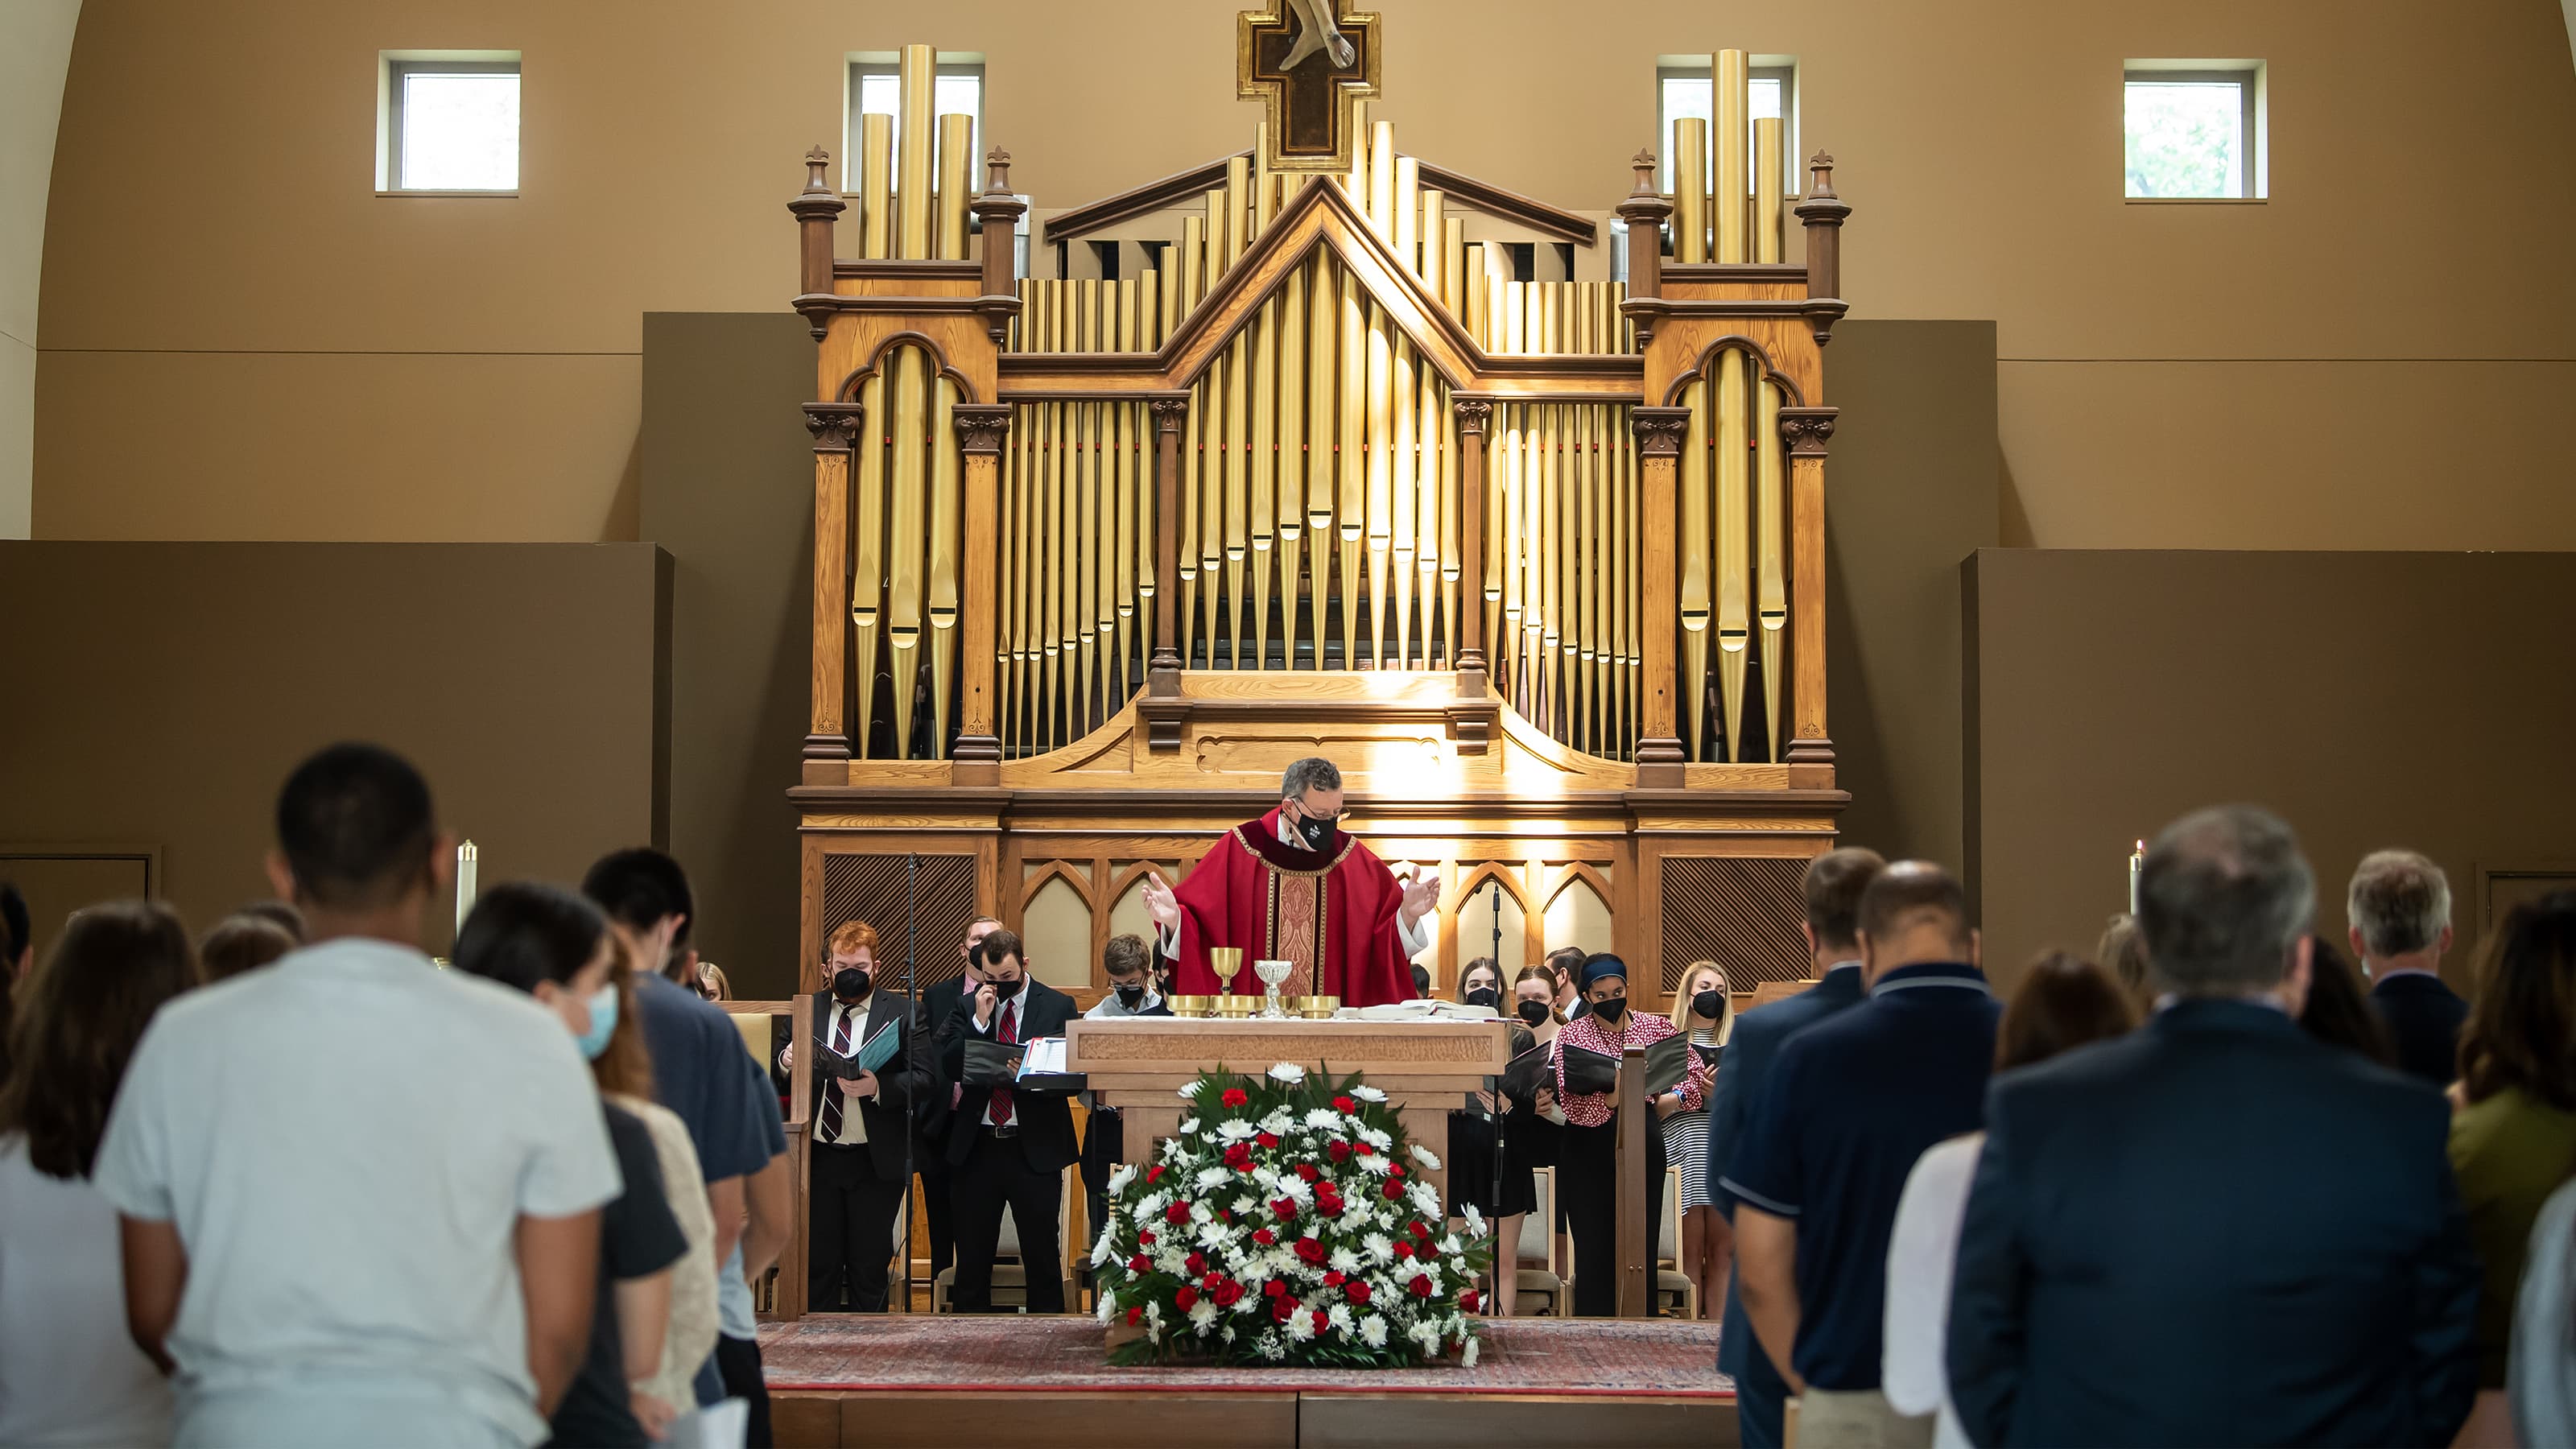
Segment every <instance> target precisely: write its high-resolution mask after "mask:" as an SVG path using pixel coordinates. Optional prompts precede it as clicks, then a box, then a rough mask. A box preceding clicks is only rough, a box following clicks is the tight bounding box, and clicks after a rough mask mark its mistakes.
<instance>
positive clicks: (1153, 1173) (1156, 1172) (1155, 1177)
mask: <svg viewBox="0 0 2576 1449" xmlns="http://www.w3.org/2000/svg"><path fill="white" fill-rule="evenodd" d="M1162 1180H1163V1164H1161V1163H1159V1162H1157V1163H1155V1164H1154V1165H1153V1166H1151V1167H1149V1168H1146V1169H1145V1185H1146V1186H1148V1187H1151V1186H1153V1185H1154V1184H1155V1183H1158V1182H1161V1181H1162Z"/></svg>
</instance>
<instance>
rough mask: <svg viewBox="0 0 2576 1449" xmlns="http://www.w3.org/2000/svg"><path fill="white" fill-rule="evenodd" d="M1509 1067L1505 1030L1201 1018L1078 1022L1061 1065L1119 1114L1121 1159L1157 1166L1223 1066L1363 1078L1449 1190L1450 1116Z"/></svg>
mask: <svg viewBox="0 0 2576 1449" xmlns="http://www.w3.org/2000/svg"><path fill="white" fill-rule="evenodd" d="M1510 1060H1511V1035H1510V1033H1509V1032H1508V1031H1507V1030H1506V1029H1505V1025H1504V1023H1503V1022H1501V1021H1499V1020H1495V1021H1456V1020H1447V1019H1433V1020H1428V1021H1365V1020H1357V1019H1353V1018H1350V1017H1339V1018H1333V1019H1329V1020H1322V1021H1297V1020H1290V1021H1269V1020H1259V1019H1238V1020H1197V1019H1191V1018H1183V1017H1173V1016H1128V1017H1113V1018H1107V1019H1101V1020H1093V1019H1088V1018H1086V1019H1083V1020H1079V1021H1075V1022H1072V1023H1070V1024H1069V1025H1068V1026H1067V1027H1066V1029H1065V1064H1066V1066H1067V1067H1068V1068H1069V1069H1070V1070H1072V1071H1075V1072H1079V1073H1082V1074H1083V1075H1084V1076H1085V1077H1087V1078H1088V1079H1089V1084H1090V1090H1091V1092H1092V1094H1093V1100H1094V1101H1095V1102H1096V1103H1097V1104H1098V1105H1100V1106H1103V1107H1114V1108H1116V1109H1118V1114H1119V1119H1120V1121H1121V1122H1123V1123H1124V1124H1125V1130H1126V1140H1125V1145H1124V1150H1123V1153H1122V1159H1123V1160H1124V1161H1127V1162H1136V1163H1143V1162H1150V1161H1152V1160H1153V1154H1154V1144H1155V1143H1156V1142H1157V1141H1159V1140H1160V1139H1162V1138H1165V1137H1170V1136H1173V1135H1175V1134H1176V1133H1178V1132H1179V1130H1180V1121H1181V1118H1182V1116H1183V1115H1184V1114H1185V1113H1186V1112H1187V1111H1188V1110H1189V1103H1188V1102H1187V1101H1186V1100H1185V1099H1183V1098H1182V1096H1181V1095H1180V1089H1181V1087H1182V1086H1183V1085H1184V1084H1186V1083H1189V1082H1193V1081H1196V1080H1198V1078H1199V1076H1200V1075H1201V1074H1202V1073H1205V1072H1208V1071H1211V1070H1215V1069H1217V1068H1223V1069H1225V1070H1228V1071H1234V1072H1242V1073H1246V1074H1248V1075H1259V1074H1260V1073H1262V1072H1265V1071H1268V1070H1269V1069H1270V1068H1271V1067H1272V1066H1274V1065H1276V1064H1277V1063H1280V1062H1293V1063H1295V1064H1296V1065H1298V1066H1301V1067H1304V1068H1306V1069H1307V1070H1309V1071H1312V1070H1315V1069H1316V1068H1317V1067H1318V1066H1320V1067H1321V1068H1322V1070H1323V1071H1324V1072H1325V1073H1326V1074H1327V1075H1330V1076H1335V1077H1339V1076H1343V1075H1345V1074H1348V1073H1351V1072H1358V1073H1359V1074H1360V1075H1361V1076H1362V1077H1364V1078H1365V1079H1366V1080H1367V1082H1368V1084H1369V1085H1370V1086H1372V1087H1375V1088H1377V1089H1378V1090H1379V1091H1382V1092H1384V1093H1386V1095H1387V1102H1388V1105H1389V1106H1392V1107H1394V1108H1395V1109H1396V1110H1397V1113H1398V1115H1399V1116H1401V1117H1402V1118H1403V1120H1404V1130H1405V1132H1406V1134H1407V1135H1408V1136H1410V1137H1411V1138H1412V1139H1413V1140H1414V1141H1416V1142H1418V1143H1421V1144H1423V1145H1425V1146H1427V1147H1429V1148H1430V1149H1431V1151H1432V1153H1433V1154H1434V1155H1435V1156H1437V1157H1439V1159H1440V1162H1441V1167H1440V1170H1439V1171H1437V1172H1434V1173H1432V1174H1431V1177H1432V1180H1433V1183H1434V1185H1435V1186H1437V1187H1438V1188H1439V1189H1440V1191H1441V1196H1442V1197H1444V1198H1446V1197H1447V1196H1448V1190H1449V1177H1448V1163H1449V1113H1450V1112H1452V1111H1453V1110H1455V1109H1457V1108H1458V1107H1459V1106H1461V1105H1462V1104H1463V1103H1464V1101H1465V1099H1466V1095H1467V1094H1468V1093H1470V1092H1474V1091H1477V1090H1479V1089H1481V1088H1483V1087H1485V1086H1486V1085H1488V1079H1489V1078H1491V1077H1494V1076H1496V1075H1499V1074H1500V1073H1501V1072H1502V1070H1503V1067H1504V1065H1505V1064H1506V1063H1508V1062H1509V1061H1510Z"/></svg>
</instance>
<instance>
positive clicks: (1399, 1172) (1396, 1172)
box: [1386, 1162, 1404, 1177]
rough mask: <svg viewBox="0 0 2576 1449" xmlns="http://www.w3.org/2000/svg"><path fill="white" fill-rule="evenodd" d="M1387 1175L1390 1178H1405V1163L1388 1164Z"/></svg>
mask: <svg viewBox="0 0 2576 1449" xmlns="http://www.w3.org/2000/svg"><path fill="white" fill-rule="evenodd" d="M1386 1175H1387V1176H1389V1177H1402V1176H1404V1164H1403V1163H1401V1162H1390V1163H1388V1164H1387V1165H1386Z"/></svg>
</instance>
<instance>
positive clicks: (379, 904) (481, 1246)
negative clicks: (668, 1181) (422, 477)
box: [96, 744, 621, 1446]
mask: <svg viewBox="0 0 2576 1449" xmlns="http://www.w3.org/2000/svg"><path fill="white" fill-rule="evenodd" d="M277 837H278V849H277V850H276V851H275V852H272V853H271V855H270V857H269V862H268V869H269V875H270V879H271V880H272V881H274V882H275V884H276V886H277V891H278V894H280V895H282V896H287V897H289V898H291V899H292V900H293V901H294V902H295V904H296V905H297V906H299V907H300V908H302V910H303V911H304V913H305V917H306V920H307V921H308V922H309V923H310V930H311V939H312V940H313V942H314V944H313V945H312V946H310V947H308V948H306V949H304V950H301V951H298V952H295V953H294V954H292V955H289V956H287V957H285V958H284V959H283V960H280V961H279V962H277V963H276V964H275V965H274V966H272V967H270V968H269V969H266V970H262V971H255V972H252V973H249V974H248V975H245V976H241V977H238V978H235V979H234V980H232V981H229V982H225V983H223V984H221V985H217V986H211V987H207V988H205V989H204V990H201V991H197V992H193V993H190V994H189V995H187V996H184V997H181V998H179V999H177V1000H175V1001H173V1002H172V1003H171V1004H170V1005H168V1006H166V1007H164V1008H162V1010H161V1011H160V1013H159V1014H158V1015H157V1016H155V1017H154V1019H153V1022H152V1025H151V1028H150V1029H149V1030H148V1031H146V1032H145V1033H144V1036H143V1041H142V1044H141V1045H140V1046H139V1047H137V1048H136V1051H135V1056H134V1062H133V1065H132V1066H131V1068H129V1069H128V1071H127V1073H126V1077H125V1083H124V1086H123V1088H122V1089H121V1090H120V1091H119V1093H118V1095H117V1099H116V1107H115V1110H114V1112H113V1113H112V1115H111V1116H110V1118H109V1121H108V1128H107V1137H106V1140H105V1142H104V1143H103V1144H102V1145H101V1147H100V1151H99V1159H98V1170H97V1176H96V1181H97V1185H98V1189H99V1191H100V1192H101V1193H103V1194H104V1195H105V1196H106V1197H107V1199H108V1200H109V1201H110V1202H111V1203H113V1204H115V1206H116V1208H117V1211H118V1212H119V1213H120V1214H122V1216H123V1219H124V1241H125V1293H126V1311H127V1317H128V1319H129V1321H130V1323H131V1326H132V1328H133V1332H134V1337H135V1341H136V1342H137V1343H138V1344H140V1345H141V1346H142V1348H143V1350H144V1351H145V1352H146V1353H148V1354H150V1355H152V1357H153V1358H154V1359H156V1360H157V1361H159V1362H161V1363H162V1364H163V1365H164V1366H165V1367H167V1368H170V1369H171V1370H172V1371H173V1372H174V1373H175V1374H176V1375H177V1379H178V1385H179V1416H178V1424H177V1442H178V1443H180V1444H182V1445H191V1444H246V1443H259V1444H267V1445H322V1444H352V1443H368V1444H376V1445H389V1444H422V1445H442V1446H445V1445H460V1446H462V1445H477V1446H480V1445H527V1444H534V1443H536V1442H537V1441H538V1440H540V1439H542V1438H543V1437H544V1436H545V1433H546V1420H547V1417H548V1416H549V1415H550V1414H551V1413H552V1412H553V1409H554V1406H555V1403H556V1401H557V1400H558V1399H559V1398H560V1397H561V1395H562V1393H563V1391H564V1389H565V1387H566V1386H567V1385H568V1384H569V1383H570V1382H571V1380H572V1377H573V1375H574V1373H575V1371H576V1370H577V1369H578V1368H579V1366H580V1364H581V1361H582V1358H583V1354H584V1352H585V1350H586V1348H587V1346H588V1342H589V1329H590V1314H591V1305H592V1300H593V1297H594V1295H595V1294H596V1292H597V1290H598V1281H597V1273H598V1251H599V1208H600V1205H601V1204H603V1203H605V1202H607V1201H608V1200H609V1199H611V1198H613V1197H615V1196H616V1194H617V1193H618V1191H619V1190H620V1186H621V1184H620V1183H619V1180H618V1172H617V1166H616V1159H615V1157H614V1156H613V1155H612V1153H611V1152H610V1149H609V1144H608V1138H607V1131H606V1127H605V1124H604V1121H603V1118H602V1116H601V1112H600V1106H599V1094H598V1091H597V1089H596V1088H595V1087H594V1086H593V1085H592V1082H591V1077H590V1073H589V1071H588V1070H587V1068H585V1067H584V1066H583V1064H582V1060H581V1055H580V1053H579V1051H578V1050H577V1049H576V1048H575V1046H574V1044H573V1040H572V1037H571V1036H570V1035H569V1034H568V1033H566V1032H565V1031H564V1029H563V1026H562V1023H560V1022H559V1021H557V1020H556V1019H555V1018H554V1017H553V1016H552V1015H550V1014H548V1013H547V1012H546V1011H545V1010H544V1009H543V1008H541V1007H539V1006H537V1005H536V1004H535V1003H534V1002H532V1001H531V1000H530V999H529V998H527V997H525V996H522V995H520V994H518V993H516V992H512V991H509V990H506V989H504V988H501V987H497V986H494V985H492V984H491V983H490V982H487V981H482V980H479V979H476V978H473V977H468V976H463V975H458V974H452V973H448V972H442V971H439V970H437V969H436V968H435V967H433V966H432V965H431V964H430V962H429V960H428V958H426V957H424V956H423V955H422V954H421V953H420V951H419V949H418V948H417V947H416V946H415V945H413V944H412V943H413V942H414V941H416V940H417V939H418V938H419V935H420V928H421V918H422V912H423V909H424V908H425V907H426V905H427V904H428V902H429V901H430V900H431V899H432V898H433V897H435V898H440V899H443V898H444V896H445V893H446V879H445V871H444V869H443V866H444V862H445V860H446V854H447V852H446V849H445V841H444V839H443V837H441V836H440V835H439V833H438V831H437V828H436V826H435V824H434V823H433V820H432V817H431V811H430V799H429V787H428V785H427V784H426V783H425V782H424V781H423V780H422V779H421V777H420V775H419V773H418V772H417V771H416V770H414V769H413V768H412V767H411V765H410V764H408V763H407V762H405V761H404V760H402V759H401V758H400V757H399V756H396V755H394V754H392V753H390V752H388V751H386V750H383V749H381V748H378V747H375V746H372V745H346V744H344V745H335V746H333V747H331V748H330V749H327V750H324V751H323V752H322V753H320V754H318V755H316V756H314V757H313V758H312V759H310V760H307V761H306V762H305V763H304V764H303V765H302V766H301V767H299V768H298V769H297V770H296V772H295V773H294V775H293V776H291V777H290V778H289V779H288V780H287V782H286V788H285V790H284V792H283V793H282V795H281V796H280V798H279V800H278V806H277Z"/></svg>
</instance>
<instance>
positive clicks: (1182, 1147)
mask: <svg viewBox="0 0 2576 1449" xmlns="http://www.w3.org/2000/svg"><path fill="white" fill-rule="evenodd" d="M1189 1155H1190V1145H1189V1144H1188V1143H1186V1142H1183V1141H1182V1140H1181V1139H1179V1138H1178V1137H1166V1138H1164V1139H1163V1160H1164V1161H1165V1162H1179V1161H1181V1160H1182V1159H1183V1158H1186V1157H1188V1156H1189Z"/></svg>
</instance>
